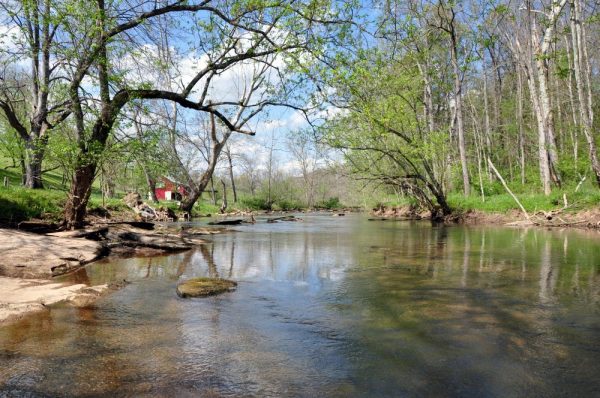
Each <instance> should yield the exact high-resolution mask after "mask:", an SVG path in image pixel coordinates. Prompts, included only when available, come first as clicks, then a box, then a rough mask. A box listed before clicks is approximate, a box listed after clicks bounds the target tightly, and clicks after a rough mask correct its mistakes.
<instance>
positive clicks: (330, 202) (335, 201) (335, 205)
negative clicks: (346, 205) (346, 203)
mask: <svg viewBox="0 0 600 398" xmlns="http://www.w3.org/2000/svg"><path fill="white" fill-rule="evenodd" d="M315 207H317V208H319V209H329V210H332V209H339V208H341V207H343V206H342V204H341V203H340V198H338V197H337V196H336V197H331V198H329V199H327V200H324V201H322V202H319V203H317V204H316V206H315Z"/></svg>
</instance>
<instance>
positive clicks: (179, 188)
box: [154, 177, 189, 200]
mask: <svg viewBox="0 0 600 398" xmlns="http://www.w3.org/2000/svg"><path fill="white" fill-rule="evenodd" d="M154 192H155V193H156V198H157V199H158V200H181V199H183V198H184V197H185V196H187V195H188V194H189V190H188V189H187V187H186V186H185V185H183V184H181V183H178V182H175V181H172V180H170V179H168V178H166V177H162V178H161V181H159V182H157V183H156V190H155V191H154Z"/></svg>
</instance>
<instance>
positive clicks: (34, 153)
mask: <svg viewBox="0 0 600 398" xmlns="http://www.w3.org/2000/svg"><path fill="white" fill-rule="evenodd" d="M36 141H37V140H35V139H33V140H29V141H27V143H26V144H25V187H27V188H31V189H41V188H44V184H43V182H42V161H43V158H44V151H43V149H42V148H39V145H37V144H36Z"/></svg>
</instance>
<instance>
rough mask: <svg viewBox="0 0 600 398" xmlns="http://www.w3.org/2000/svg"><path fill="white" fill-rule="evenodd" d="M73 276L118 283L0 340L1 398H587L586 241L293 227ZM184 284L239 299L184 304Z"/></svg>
mask: <svg viewBox="0 0 600 398" xmlns="http://www.w3.org/2000/svg"><path fill="white" fill-rule="evenodd" d="M240 230H241V232H239V233H235V234H229V235H222V236H216V237H215V238H214V241H213V243H212V244H209V245H205V246H201V247H199V248H197V249H196V250H193V251H189V252H185V253H180V254H176V255H171V256H161V257H150V258H129V259H121V260H116V261H104V262H101V263H98V264H95V265H93V266H90V267H87V268H86V269H85V270H84V271H81V272H80V273H78V274H75V275H73V276H71V278H74V279H73V280H74V281H78V282H85V283H88V282H89V283H91V284H100V283H106V282H112V281H122V280H123V279H125V280H127V281H129V282H131V283H130V284H129V285H127V286H126V287H125V288H124V289H122V290H120V291H118V292H117V293H115V294H113V295H111V296H108V297H105V298H103V299H102V300H101V301H100V302H98V303H97V305H96V306H95V307H93V308H87V309H73V308H71V307H67V306H59V307H57V308H52V309H50V310H49V311H47V312H45V313H42V314H40V315H38V316H35V317H31V318H27V319H25V320H23V321H21V322H19V323H17V324H15V325H12V326H9V327H5V328H2V329H0V361H1V362H2V365H3V366H0V395H3V394H7V393H8V394H9V395H10V394H13V395H26V394H31V395H38V394H48V395H64V394H66V395H107V396H109V395H110V396H112V395H115V394H117V395H118V394H122V395H151V396H153V395H156V396H164V395H192V396H197V395H200V396H202V395H206V396H240V395H243V396H261V397H262V396H273V397H281V396H310V397H312V396H339V397H346V396H528V395H539V396H556V395H581V396H583V395H585V396H591V395H594V394H595V393H597V392H598V391H599V389H600V381H599V380H598V379H597V374H599V373H600V364H599V363H598V361H597V354H598V352H600V320H599V319H600V317H599V316H598V315H599V313H600V277H599V271H598V261H599V260H600V252H599V251H598V247H600V246H599V244H600V240H599V238H598V235H595V234H587V233H581V232H577V231H543V230H539V229H532V230H517V229H495V228H462V227H445V226H430V225H428V224H424V223H391V222H390V223H375V222H368V221H366V220H365V219H364V218H361V217H345V218H336V219H335V220H332V219H331V218H330V217H310V216H308V217H306V219H305V222H304V223H280V224H270V225H266V224H260V223H258V224H255V225H252V226H246V227H242V228H240ZM194 276H212V277H226V278H232V279H235V280H237V281H239V287H238V290H237V291H236V292H234V293H231V294H225V295H223V296H219V297H213V298H209V299H192V300H182V299H179V298H178V297H177V296H176V294H175V286H176V284H177V283H178V282H179V281H181V280H183V279H187V278H190V277H194Z"/></svg>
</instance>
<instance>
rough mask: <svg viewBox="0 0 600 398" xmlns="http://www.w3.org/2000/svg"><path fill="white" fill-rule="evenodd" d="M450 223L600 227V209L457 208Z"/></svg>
mask: <svg viewBox="0 0 600 398" xmlns="http://www.w3.org/2000/svg"><path fill="white" fill-rule="evenodd" d="M371 214H372V215H373V216H374V217H376V219H407V220H423V219H425V220H426V219H430V217H431V213H430V212H427V211H426V212H420V211H418V210H416V209H414V208H412V207H410V206H400V207H382V208H378V209H374V210H373V211H372V212H371ZM444 221H445V222H446V223H448V224H467V225H478V224H482V225H483V224H492V225H504V226H513V227H527V226H537V227H547V228H552V227H554V228H579V229H600V208H589V209H584V210H578V211H573V210H563V209H557V210H553V211H547V212H546V211H537V212H533V213H530V214H528V217H526V216H525V215H524V214H523V213H522V212H520V211H518V210H510V211H508V212H504V213H490V212H483V211H479V210H467V211H464V212H461V211H457V212H456V213H454V214H451V215H450V216H447V217H446V218H445V220H444Z"/></svg>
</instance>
